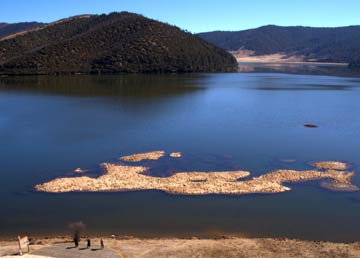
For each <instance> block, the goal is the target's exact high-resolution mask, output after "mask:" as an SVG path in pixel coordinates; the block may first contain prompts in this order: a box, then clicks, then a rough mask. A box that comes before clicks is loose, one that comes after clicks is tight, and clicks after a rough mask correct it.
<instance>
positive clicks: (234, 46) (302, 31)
mask: <svg viewBox="0 0 360 258" xmlns="http://www.w3.org/2000/svg"><path fill="white" fill-rule="evenodd" d="M198 35H199V36H200V37H201V38H203V39H204V40H206V41H208V42H210V43H212V44H215V45H217V46H219V47H221V48H224V49H226V50H232V51H237V50H239V49H242V50H251V51H254V52H255V55H267V54H275V53H284V54H287V55H291V56H293V55H297V56H303V57H304V59H305V60H313V61H315V60H316V61H320V62H345V63H348V62H350V61H352V60H353V59H354V58H357V57H360V26H348V27H337V28H313V27H301V26H295V27H281V26H274V25H269V26H264V27H260V28H257V29H250V30H243V31H234V32H230V31H214V32H207V33H200V34H198Z"/></svg>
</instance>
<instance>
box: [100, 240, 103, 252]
mask: <svg viewBox="0 0 360 258" xmlns="http://www.w3.org/2000/svg"><path fill="white" fill-rule="evenodd" d="M100 246H101V249H104V240H103V239H102V238H100Z"/></svg>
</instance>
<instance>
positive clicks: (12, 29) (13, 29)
mask: <svg viewBox="0 0 360 258" xmlns="http://www.w3.org/2000/svg"><path fill="white" fill-rule="evenodd" d="M42 25H44V23H39V22H20V23H0V39H1V38H4V37H6V36H9V35H12V34H15V33H18V32H23V31H27V30H30V29H33V28H36V27H40V26H42Z"/></svg>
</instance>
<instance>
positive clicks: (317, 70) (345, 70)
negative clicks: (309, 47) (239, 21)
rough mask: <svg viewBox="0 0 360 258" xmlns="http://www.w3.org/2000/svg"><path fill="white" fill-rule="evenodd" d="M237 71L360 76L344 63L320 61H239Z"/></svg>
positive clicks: (358, 72) (359, 73) (358, 70)
mask: <svg viewBox="0 0 360 258" xmlns="http://www.w3.org/2000/svg"><path fill="white" fill-rule="evenodd" d="M238 71H239V72H244V73H289V74H312V75H332V76H334V75H335V76H354V77H360V69H356V68H349V67H348V66H347V65H346V64H321V63H314V64H312V63H247V62H241V63H239V68H238Z"/></svg>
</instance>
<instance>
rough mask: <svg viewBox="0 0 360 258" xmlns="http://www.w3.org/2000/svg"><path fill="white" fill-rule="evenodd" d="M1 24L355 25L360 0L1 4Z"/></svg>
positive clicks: (25, 0)
mask: <svg viewBox="0 0 360 258" xmlns="http://www.w3.org/2000/svg"><path fill="white" fill-rule="evenodd" d="M0 6H1V10H0V22H20V21H42V22H50V21H54V20H58V19H61V18H65V17H68V16H72V15H77V14H84V13H92V14H98V13H109V12H112V11H130V12H136V13H141V14H143V15H145V16H147V17H150V18H153V19H157V20H160V21H164V22H168V23H170V24H174V25H177V26H179V27H181V28H183V29H187V30H189V31H191V32H203V31H211V30H241V29H248V28H255V27H259V26H262V25H267V24H276V25H284V26H288V25H304V26H317V27H323V26H325V27H335V26H346V25H359V24H360V15H359V12H360V0H1V5H0Z"/></svg>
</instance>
